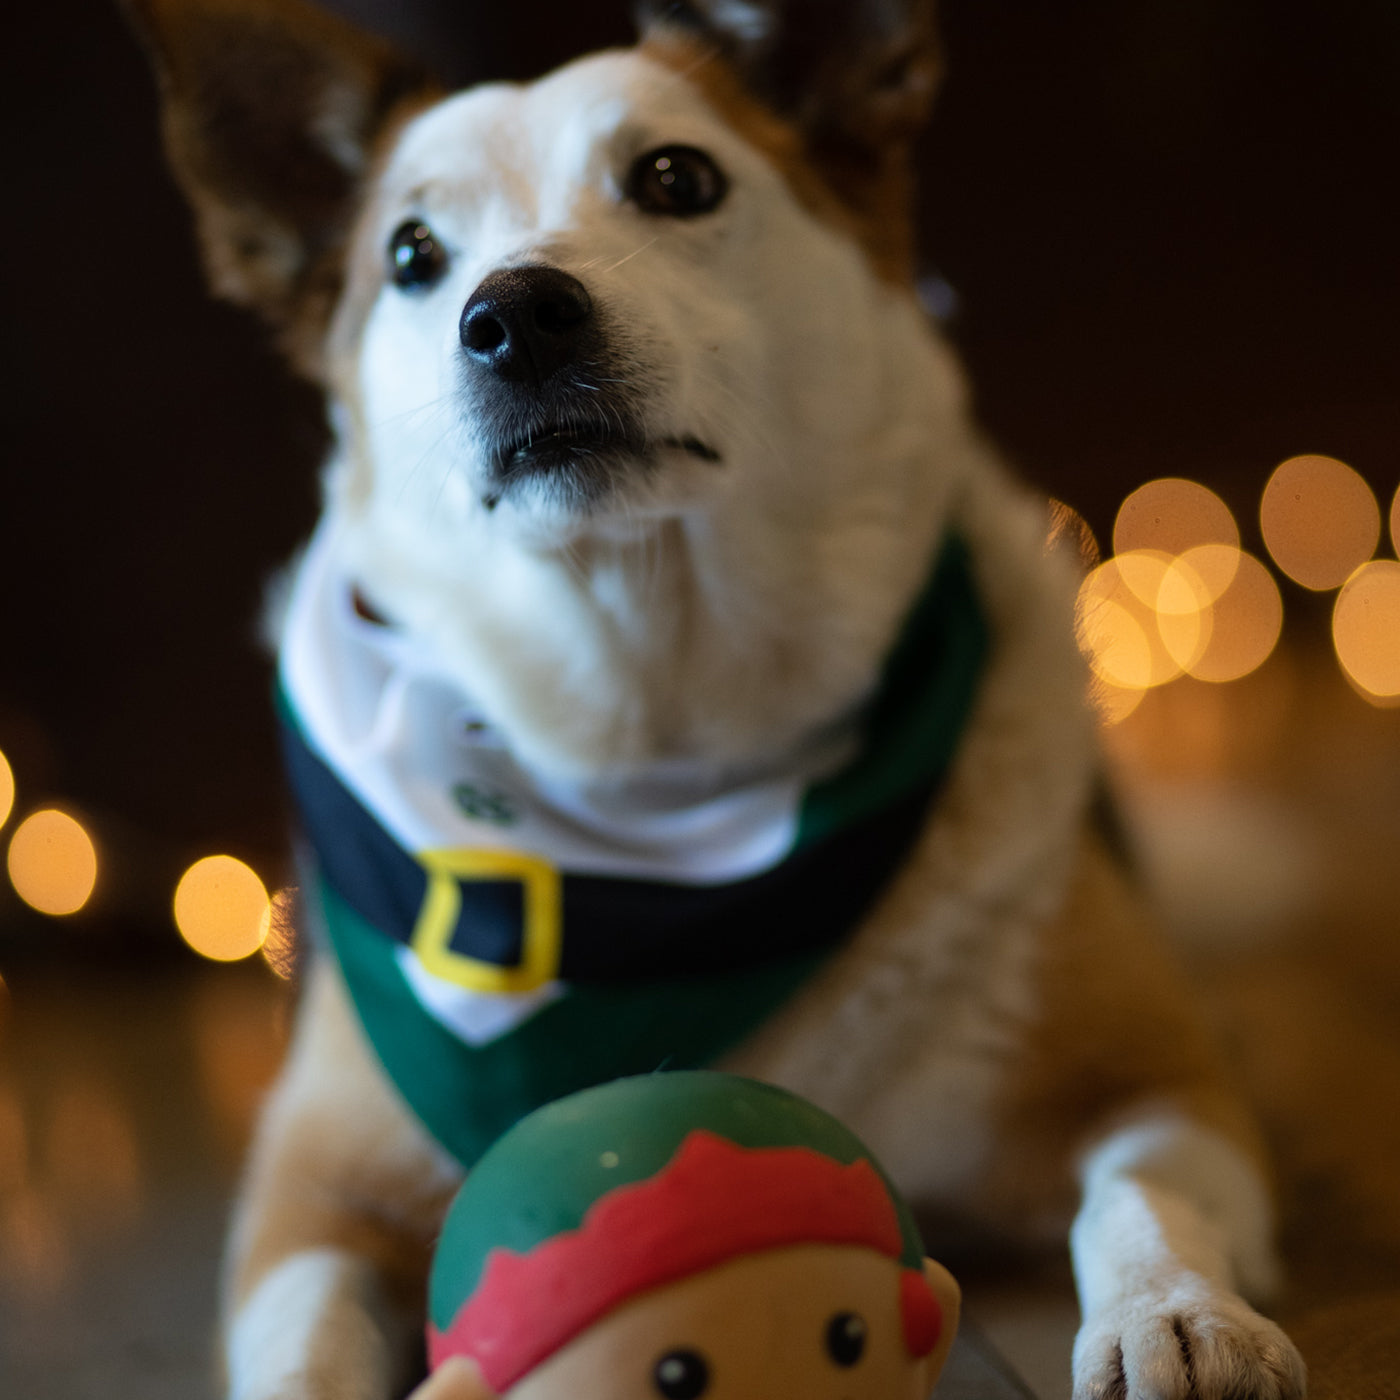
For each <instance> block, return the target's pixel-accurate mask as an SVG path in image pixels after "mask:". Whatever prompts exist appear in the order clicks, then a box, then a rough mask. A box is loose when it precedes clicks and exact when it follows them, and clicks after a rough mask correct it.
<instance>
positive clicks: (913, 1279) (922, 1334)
mask: <svg viewBox="0 0 1400 1400" xmlns="http://www.w3.org/2000/svg"><path fill="white" fill-rule="evenodd" d="M899 1315H900V1318H901V1320H902V1321H903V1323H904V1345H905V1347H906V1348H907V1349H908V1351H909V1355H910V1356H912V1357H913V1358H914V1359H915V1360H916V1361H917V1360H921V1359H922V1358H923V1357H925V1356H927V1355H928V1354H929V1353H930V1352H931V1351H932V1350H933V1349H934V1347H936V1346H937V1345H938V1339H939V1337H940V1336H942V1335H943V1309H942V1308H941V1307H940V1306H939V1303H938V1299H937V1298H936V1297H934V1294H933V1289H932V1288H930V1287H929V1284H928V1280H927V1279H926V1278H925V1277H924V1276H923V1274H922V1273H921V1272H920V1271H919V1270H918V1269H905V1270H904V1271H903V1272H902V1273H901V1274H900V1277H899Z"/></svg>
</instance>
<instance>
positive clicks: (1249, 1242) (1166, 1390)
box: [1070, 1115, 1305, 1400]
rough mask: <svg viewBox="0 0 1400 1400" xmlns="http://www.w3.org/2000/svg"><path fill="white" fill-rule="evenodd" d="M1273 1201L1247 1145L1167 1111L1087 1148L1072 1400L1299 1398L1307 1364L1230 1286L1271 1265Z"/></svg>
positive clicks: (1263, 1274)
mask: <svg viewBox="0 0 1400 1400" xmlns="http://www.w3.org/2000/svg"><path fill="white" fill-rule="evenodd" d="M1269 1214H1270V1209H1269V1201H1268V1194H1267V1191H1266V1190H1265V1187H1264V1185H1263V1183H1262V1181H1261V1180H1260V1177H1259V1174H1258V1172H1257V1171H1256V1169H1255V1166H1254V1164H1253V1162H1252V1161H1251V1160H1250V1159H1249V1157H1248V1155H1247V1154H1246V1153H1245V1152H1244V1151H1243V1150H1241V1149H1240V1148H1238V1147H1236V1145H1235V1144H1234V1143H1232V1142H1230V1141H1229V1140H1227V1139H1226V1138H1225V1137H1223V1136H1221V1135H1220V1134H1218V1133H1215V1132H1214V1131H1211V1130H1208V1129H1206V1128H1203V1127H1201V1126H1199V1125H1196V1124H1193V1123H1191V1122H1189V1121H1188V1120H1185V1119H1182V1118H1177V1117H1174V1116H1168V1115H1161V1116H1157V1117H1154V1118H1149V1119H1144V1120H1139V1121H1138V1122H1137V1123H1136V1124H1134V1125H1133V1126H1130V1127H1126V1128H1122V1129H1119V1130H1118V1131H1115V1132H1113V1133H1112V1134H1110V1135H1109V1136H1107V1137H1106V1138H1104V1139H1103V1140H1102V1141H1101V1142H1100V1143H1099V1144H1098V1145H1097V1146H1096V1147H1095V1148H1094V1149H1093V1150H1092V1151H1091V1152H1090V1153H1089V1154H1088V1156H1087V1157H1086V1158H1085V1160H1084V1166H1083V1201H1082V1205H1081V1208H1080V1211H1079V1214H1078V1216H1077V1218H1076V1220H1075V1223H1074V1228H1073V1231H1072V1234H1071V1238H1070V1244H1071V1250H1072V1253H1073V1258H1074V1269H1075V1278H1076V1281H1077V1283H1078V1286H1079V1295H1080V1303H1081V1306H1082V1308H1083V1314H1084V1321H1083V1325H1082V1327H1081V1329H1080V1332H1079V1336H1078V1338H1077V1340H1076V1342H1075V1349H1074V1397H1075V1400H1297V1397H1301V1396H1302V1395H1303V1393H1304V1390H1305V1382H1304V1374H1303V1363H1302V1360H1301V1358H1300V1357H1299V1355H1298V1353H1297V1351H1296V1350H1295V1349H1294V1347H1293V1345H1292V1343H1291V1342H1289V1340H1288V1338H1287V1337H1286V1336H1284V1334H1283V1333H1282V1332H1281V1331H1280V1330H1279V1328H1278V1327H1276V1326H1275V1325H1274V1324H1273V1323H1272V1322H1269V1321H1268V1320H1267V1319H1266V1318H1263V1317H1261V1316H1260V1315H1259V1314H1258V1313H1257V1312H1255V1311H1254V1310H1253V1309H1252V1308H1251V1307H1250V1306H1249V1305H1248V1304H1247V1303H1246V1302H1245V1301H1244V1299H1243V1298H1241V1297H1240V1296H1239V1294H1238V1292H1237V1290H1240V1289H1242V1290H1243V1291H1245V1292H1249V1293H1252V1294H1257V1293H1259V1292H1263V1291H1266V1290H1267V1289H1268V1288H1269V1286H1270V1284H1271V1282H1272V1278H1271V1275H1272V1273H1273V1267H1274V1266H1273V1259H1272V1252H1271V1246H1270V1243H1269Z"/></svg>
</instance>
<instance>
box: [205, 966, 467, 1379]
mask: <svg viewBox="0 0 1400 1400" xmlns="http://www.w3.org/2000/svg"><path fill="white" fill-rule="evenodd" d="M459 1180H460V1173H458V1172H457V1170H456V1168H455V1167H454V1166H453V1164H452V1163H451V1162H450V1161H449V1160H448V1159H447V1158H446V1156H445V1154H443V1153H441V1152H440V1151H438V1150H437V1149H436V1148H435V1147H434V1146H433V1145H432V1144H431V1142H430V1141H429V1140H428V1139H427V1138H426V1137H425V1135H424V1134H423V1132H422V1130H421V1129H420V1128H419V1127H418V1126H417V1124H416V1123H415V1122H414V1121H413V1120H412V1119H411V1118H410V1116H409V1114H408V1112H407V1110H406V1109H405V1108H404V1107H403V1105H402V1104H400V1102H399V1101H398V1099H397V1097H396V1096H395V1095H394V1092H393V1090H392V1089H391V1088H390V1087H389V1085H388V1084H387V1082H386V1081H385V1080H384V1078H383V1076H382V1075H381V1074H380V1072H379V1070H378V1067H377V1065H376V1063H375V1062H374V1060H373V1058H372V1055H371V1052H370V1051H369V1050H368V1048H367V1046H366V1045H365V1043H364V1041H363V1038H362V1036H361V1034H360V1031H359V1027H358V1025H357V1024H356V1023H355V1021H354V1017H353V1013H352V1012H351V1011H350V1009H349V1007H348V1005H347V1004H346V999H345V994H344V991H343V989H342V987H341V984H340V981H339V978H338V976H337V975H336V973H335V971H334V969H333V968H331V967H330V966H328V965H320V966H317V967H316V968H315V969H313V972H312V974H311V978H310V980H309V983H308V986H307V990H306V995H305V997H304V999H303V1003H302V1006H301V1008H300V1013H299V1017H298V1025H297V1034H296V1037H295V1040H294V1042H293V1046H292V1050H291V1053H290V1055H289V1056H288V1060H287V1065H286V1067H285V1069H284V1071H283V1074H282V1078H281V1079H280V1081H279V1082H278V1085H277V1087H276V1089H275V1090H274V1092H273V1094H272V1096H271V1098H270V1100H269V1102H268V1105H267V1108H266V1110H265V1111H264V1114H263V1118H262V1121H261V1123H260V1125H259V1131H258V1137H257V1141H256V1143H255V1145H254V1151H253V1154H252V1159H251V1162H250V1165H249V1170H248V1176H247V1180H246V1182H245V1186H244V1191H243V1194H242V1197H241V1199H240V1202H239V1206H238V1211H237V1214H236V1217H235V1223H234V1230H233V1235H232V1239H231V1241H230V1250H229V1258H228V1266H227V1275H226V1279H225V1324H224V1344H225V1362H226V1367H227V1376H228V1396H229V1400H394V1398H395V1397H398V1396H401V1395H403V1394H404V1393H405V1392H406V1391H407V1389H408V1388H409V1386H410V1384H411V1383H412V1381H413V1380H414V1379H415V1366H417V1365H419V1364H421V1337H422V1328H423V1316H424V1289H425V1283H426V1278H427V1272H428V1265H429V1260H430V1256H431V1249H432V1242H433V1239H434V1237H435V1235H436V1232H437V1228H438V1225H439V1223H440V1221H441V1218H442V1213H443V1211H444V1210H445V1208H446V1204H447V1201H448V1200H449V1199H450V1196H451V1193H452V1191H453V1190H454V1189H455V1187H456V1185H457V1183H458V1181H459Z"/></svg>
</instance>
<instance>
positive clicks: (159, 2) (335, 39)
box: [124, 0, 436, 378]
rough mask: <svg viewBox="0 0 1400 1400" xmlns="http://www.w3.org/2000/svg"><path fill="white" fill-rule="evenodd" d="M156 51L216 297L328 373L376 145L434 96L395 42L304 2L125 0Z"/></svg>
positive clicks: (168, 121) (167, 125)
mask: <svg viewBox="0 0 1400 1400" xmlns="http://www.w3.org/2000/svg"><path fill="white" fill-rule="evenodd" d="M124 4H125V8H126V10H127V12H128V14H129V15H130V17H131V20H132V23H133V25H134V27H135V28H136V30H137V32H138V34H139V35H140V36H141V37H142V38H143V39H144V40H145V42H146V45H147V47H148V49H149V50H150V52H151V55H152V58H153V61H154V64H155V68H156V73H157V75H158V78H159V81H160V88H161V95H162V99H163V127H164V132H165V142H166V149H167V152H168V155H169V158H170V162H171V165H172V166H173V168H174V171H175V175H176V178H177V179H178V180H179V182H180V184H181V186H182V187H183V188H184V191H185V193H186V195H187V196H188V197H189V200H190V202H191V204H192V205H193V206H194V210H195V216H196V222H197V224H198V229H199V237H200V242H201V245H202V247H203V252H204V258H205V264H206V267H207V268H208V271H209V274H210V278H211V281H212V282H213V285H214V289H215V290H216V291H217V292H218V293H219V294H221V295H223V296H225V297H228V298H229V299H230V300H231V301H235V302H238V303H240V304H242V305H245V306H250V307H252V308H253V309H254V310H256V311H257V312H258V313H260V314H261V315H262V316H263V317H264V318H265V319H266V320H267V321H268V322H269V324H270V325H271V326H272V327H273V329H274V330H275V331H276V333H277V336H278V339H279V341H280V342H281V344H282V347H283V349H284V350H286V352H287V353H288V355H289V356H290V358H291V359H292V362H293V363H294V364H295V365H296V366H297V367H298V368H299V369H301V370H302V371H303V372H304V373H307V374H309V375H311V376H312V377H313V378H315V377H317V376H318V375H319V373H320V368H321V367H320V354H321V341H322V339H323V338H324V332H325V327H326V324H327V321H328V319H329V316H330V312H331V309H332V307H333V306H334V304H335V302H336V300H337V298H338V296H339V293H340V287H341V280H342V276H343V267H342V264H343V260H344V257H343V255H344V246H345V241H346V236H347V234H348V230H349V225H350V222H351V218H352V215H353V212H354V208H355V205H356V201H357V198H358V193H359V190H360V188H361V185H362V181H363V178H364V176H365V174H366V172H367V169H368V167H369V165H370V163H371V160H372V156H373V150H374V146H375V143H376V140H377V138H378V137H379V136H380V134H381V133H382V132H383V130H384V129H385V127H386V125H387V124H388V123H389V122H390V121H391V120H392V119H393V118H394V116H395V114H396V113H397V112H399V111H401V110H403V109H404V107H405V105H406V104H407V103H409V102H411V101H412V100H413V99H414V98H415V97H418V96H421V97H423V98H425V99H426V98H427V97H429V96H431V95H433V94H434V92H435V91H436V89H435V86H434V85H433V83H432V82H431V80H430V79H429V78H428V76H427V74H426V73H425V72H424V71H423V70H422V68H421V67H420V66H419V65H417V64H415V63H413V62H411V61H409V60H407V59H405V58H404V57H402V56H401V55H399V54H398V53H397V52H396V51H395V50H394V49H393V48H391V47H390V45H388V44H386V43H384V42H383V41H382V40H380V39H377V38H375V37H373V36H371V35H369V34H366V33H364V32H362V31H361V30H359V29H357V28H355V27H354V26H353V25H350V24H348V23H346V22H345V21H343V20H340V19H338V18H336V17H335V16H332V15H330V14H327V13H326V12H324V11H322V10H319V9H317V8H315V7H314V6H312V5H310V4H307V3H305V0H124Z"/></svg>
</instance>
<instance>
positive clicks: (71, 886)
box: [9, 808, 97, 915]
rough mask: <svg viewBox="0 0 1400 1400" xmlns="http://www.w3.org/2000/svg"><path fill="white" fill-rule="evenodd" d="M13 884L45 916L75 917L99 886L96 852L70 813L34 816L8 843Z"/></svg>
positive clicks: (22, 825) (18, 892)
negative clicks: (69, 915) (64, 915)
mask: <svg viewBox="0 0 1400 1400" xmlns="http://www.w3.org/2000/svg"><path fill="white" fill-rule="evenodd" d="M9 870H10V883H11V884H13V885H14V887H15V893H16V894H18V895H19V897H20V898H21V899H22V900H24V902H25V903H26V904H28V905H29V906H30V907H31V908H33V909H37V910H38V911H39V912H40V913H41V914H55V915H61V914H76V913H77V912H78V910H79V909H81V908H82V907H83V906H84V905H85V904H86V903H87V902H88V899H89V898H90V897H91V895H92V891H93V886H94V885H96V883H97V848H96V847H95V846H94V845H93V842H92V837H90V836H89V835H88V834H87V832H86V831H84V830H83V827H82V824H81V823H80V822H78V821H77V820H76V819H75V818H73V817H70V816H69V815H68V813H67V812H60V811H58V810H57V809H56V808H49V809H47V810H45V811H42V812H35V813H34V814H33V815H32V816H29V817H26V818H25V820H24V821H23V822H22V823H21V824H20V825H19V827H18V828H17V829H16V831H15V834H14V836H13V837H12V838H11V840H10V855H9Z"/></svg>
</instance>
